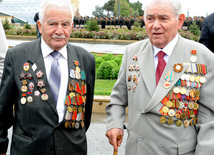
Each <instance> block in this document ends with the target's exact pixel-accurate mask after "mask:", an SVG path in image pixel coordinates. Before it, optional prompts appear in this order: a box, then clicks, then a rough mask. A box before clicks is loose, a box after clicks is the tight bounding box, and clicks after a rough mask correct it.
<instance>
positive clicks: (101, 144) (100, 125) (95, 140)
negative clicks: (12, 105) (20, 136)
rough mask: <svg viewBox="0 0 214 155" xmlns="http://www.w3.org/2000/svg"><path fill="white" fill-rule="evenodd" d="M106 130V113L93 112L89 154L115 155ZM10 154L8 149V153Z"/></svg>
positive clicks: (121, 148) (122, 146)
mask: <svg viewBox="0 0 214 155" xmlns="http://www.w3.org/2000/svg"><path fill="white" fill-rule="evenodd" d="M105 132H106V114H95V113H93V114H92V122H91V125H90V127H89V129H88V131H87V133H86V135H87V142H88V155H113V151H114V150H113V147H112V146H111V145H110V144H109V142H108V139H107V138H106V136H105ZM11 134H12V130H11V129H10V130H9V139H11ZM126 138H127V132H126V131H124V138H123V142H122V145H121V147H119V150H118V155H124V154H125V141H126ZM10 141H11V140H10ZM9 154H10V149H8V152H7V155H9Z"/></svg>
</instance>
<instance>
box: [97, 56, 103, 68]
mask: <svg viewBox="0 0 214 155" xmlns="http://www.w3.org/2000/svg"><path fill="white" fill-rule="evenodd" d="M103 61H105V60H104V59H102V58H100V57H98V58H95V62H96V68H99V66H100V64H101V63H102V62H103Z"/></svg>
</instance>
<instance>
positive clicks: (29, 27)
mask: <svg viewBox="0 0 214 155" xmlns="http://www.w3.org/2000/svg"><path fill="white" fill-rule="evenodd" d="M25 29H28V30H30V29H31V25H30V24H29V23H28V22H27V23H26V24H25Z"/></svg>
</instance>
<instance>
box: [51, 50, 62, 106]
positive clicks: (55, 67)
mask: <svg viewBox="0 0 214 155" xmlns="http://www.w3.org/2000/svg"><path fill="white" fill-rule="evenodd" d="M50 55H51V56H52V57H53V58H54V60H53V62H52V65H51V72H50V77H49V84H50V87H51V91H52V93H53V97H54V100H55V102H56V103H57V101H58V95H59V88H60V81H61V72H60V67H59V62H58V59H59V57H60V55H61V54H60V53H59V52H58V51H53V52H52V53H51V54H50Z"/></svg>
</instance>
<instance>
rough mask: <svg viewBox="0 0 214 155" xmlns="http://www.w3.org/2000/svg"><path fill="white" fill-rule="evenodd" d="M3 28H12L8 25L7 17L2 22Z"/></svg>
mask: <svg viewBox="0 0 214 155" xmlns="http://www.w3.org/2000/svg"><path fill="white" fill-rule="evenodd" d="M3 28H4V29H5V30H10V29H11V28H12V26H11V25H10V23H9V21H8V19H6V20H5V21H4V22H3Z"/></svg>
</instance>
